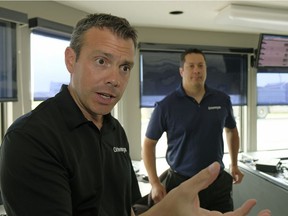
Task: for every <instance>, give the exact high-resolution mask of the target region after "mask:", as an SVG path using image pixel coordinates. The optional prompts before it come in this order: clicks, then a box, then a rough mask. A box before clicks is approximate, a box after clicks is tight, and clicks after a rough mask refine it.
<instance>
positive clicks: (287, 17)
mask: <svg viewBox="0 0 288 216" xmlns="http://www.w3.org/2000/svg"><path fill="white" fill-rule="evenodd" d="M215 21H216V23H219V24H233V25H239V26H246V27H253V28H257V27H258V28H265V29H278V30H284V29H283V28H284V27H288V12H287V10H283V9H273V8H263V7H256V6H243V5H229V6H227V7H225V8H224V9H223V10H221V11H220V12H219V13H218V15H217V16H216V20H215Z"/></svg>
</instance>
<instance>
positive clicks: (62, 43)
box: [31, 33, 70, 101]
mask: <svg viewBox="0 0 288 216" xmlns="http://www.w3.org/2000/svg"><path fill="white" fill-rule="evenodd" d="M67 46H69V40H67V39H61V38H56V37H51V36H47V35H42V34H37V33H32V34H31V73H32V77H33V81H32V85H33V86H32V89H33V91H32V92H33V98H34V100H35V101H43V100H45V99H47V98H49V97H53V96H54V95H55V94H56V93H58V92H59V90H60V88H61V85H62V84H68V82H69V80H70V76H69V73H68V71H67V69H66V66H65V62H64V51H65V48H66V47H67Z"/></svg>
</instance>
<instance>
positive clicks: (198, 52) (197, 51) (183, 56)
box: [180, 48, 206, 67]
mask: <svg viewBox="0 0 288 216" xmlns="http://www.w3.org/2000/svg"><path fill="white" fill-rule="evenodd" d="M192 53H195V54H200V55H202V56H203V58H204V60H205V62H206V58H205V55H204V53H203V52H202V51H201V50H199V49H196V48H190V49H187V50H185V51H184V52H183V53H182V54H181V56H180V67H183V65H184V63H185V57H186V56H187V55H188V54H192Z"/></svg>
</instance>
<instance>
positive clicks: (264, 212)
mask: <svg viewBox="0 0 288 216" xmlns="http://www.w3.org/2000/svg"><path fill="white" fill-rule="evenodd" d="M271 215H272V214H271V211H270V210H269V209H265V210H262V211H260V212H259V214H258V216H271Z"/></svg>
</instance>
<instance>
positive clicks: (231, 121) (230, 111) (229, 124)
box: [225, 97, 236, 129]
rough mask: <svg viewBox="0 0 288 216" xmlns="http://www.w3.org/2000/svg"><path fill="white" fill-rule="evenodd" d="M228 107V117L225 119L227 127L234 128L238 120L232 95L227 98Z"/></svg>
mask: <svg viewBox="0 0 288 216" xmlns="http://www.w3.org/2000/svg"><path fill="white" fill-rule="evenodd" d="M226 109H227V112H228V115H227V118H226V120H225V127H226V128H230V129H233V128H235V127H236V120H235V117H234V112H233V107H232V103H231V100H230V97H228V98H227V106H226Z"/></svg>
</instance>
